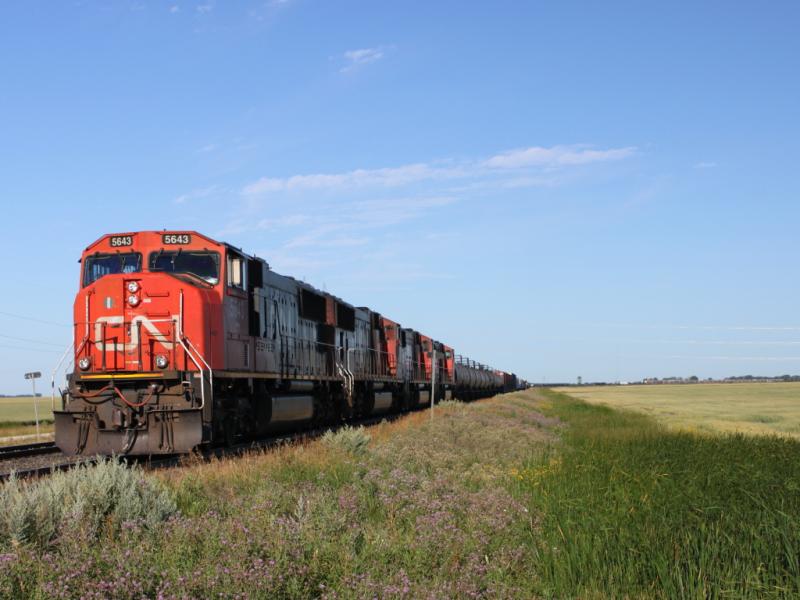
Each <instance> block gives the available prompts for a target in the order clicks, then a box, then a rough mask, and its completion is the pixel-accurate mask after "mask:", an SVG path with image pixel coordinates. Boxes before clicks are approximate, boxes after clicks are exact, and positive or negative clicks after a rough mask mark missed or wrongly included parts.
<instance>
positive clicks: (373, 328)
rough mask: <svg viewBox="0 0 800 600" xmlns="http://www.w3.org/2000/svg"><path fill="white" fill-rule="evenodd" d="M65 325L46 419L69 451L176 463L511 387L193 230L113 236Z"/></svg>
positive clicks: (90, 258)
mask: <svg viewBox="0 0 800 600" xmlns="http://www.w3.org/2000/svg"><path fill="white" fill-rule="evenodd" d="M74 328H75V331H74V344H75V346H74V353H75V354H74V358H75V363H74V364H75V367H74V370H73V372H72V373H71V374H69V376H68V386H67V389H66V390H65V391H64V392H63V395H62V409H61V410H57V411H55V427H56V445H57V446H58V447H59V448H60V449H61V450H62V451H63V452H65V453H67V454H111V453H116V454H173V453H185V452H190V451H191V450H192V449H193V448H195V447H196V446H198V445H201V444H222V443H224V444H231V443H233V442H234V441H236V440H238V439H246V438H247V437H254V436H258V435H263V434H266V433H268V432H270V431H275V430H279V429H290V428H294V427H302V426H305V425H309V424H325V423H332V422H335V421H341V420H343V419H351V418H356V417H359V416H365V415H370V414H378V413H382V412H390V411H402V410H410V409H413V408H416V407H419V406H423V405H426V404H428V403H430V401H431V394H433V396H434V400H435V401H438V400H440V399H448V398H451V397H455V398H458V399H464V400H468V399H475V398H480V397H485V396H489V395H493V394H495V393H497V392H500V391H503V390H504V389H505V390H509V389H514V388H515V387H516V378H515V377H514V376H513V375H512V374H508V373H503V372H501V371H495V370H492V369H490V368H488V367H486V366H484V365H480V364H478V363H475V362H473V361H470V360H467V359H463V358H461V357H456V356H455V354H454V352H453V349H452V348H450V347H449V346H446V345H444V344H442V343H441V342H438V341H436V340H433V339H431V338H430V337H428V336H425V335H423V334H421V333H419V332H417V331H415V330H413V329H408V328H403V327H401V326H400V324H399V323H397V322H395V321H392V320H391V319H388V318H386V317H384V316H383V315H381V314H379V313H377V312H374V311H372V310H370V309H368V308H364V307H360V308H357V307H354V306H352V305H351V304H348V303H347V302H345V301H343V300H341V299H340V298H337V297H335V296H332V295H331V294H327V293H325V292H322V291H320V290H317V289H315V288H313V287H312V286H310V285H307V284H305V283H303V282H300V281H297V280H296V279H293V278H292V277H287V276H284V275H279V274H278V273H275V272H274V271H272V270H271V269H270V268H269V265H268V264H267V263H266V262H264V261H263V260H261V259H260V258H256V257H253V256H248V255H246V254H244V253H243V252H242V251H241V250H239V249H238V248H235V247H233V246H231V245H229V244H225V243H220V242H217V241H214V240H212V239H210V238H208V237H206V236H204V235H202V234H199V233H197V232H194V231H186V232H183V231H180V232H178V231H174V232H173V231H171V232H167V231H141V232H136V233H123V234H112V235H106V236H103V237H102V238H100V239H99V240H97V241H96V242H94V243H93V244H91V245H90V246H89V247H88V248H86V250H85V251H84V252H83V254H82V256H81V287H80V291H79V292H78V295H77V296H76V298H75V307H74ZM432 380H433V381H434V382H435V383H433V384H432Z"/></svg>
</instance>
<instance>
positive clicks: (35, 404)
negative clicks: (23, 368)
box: [25, 371, 42, 440]
mask: <svg viewBox="0 0 800 600" xmlns="http://www.w3.org/2000/svg"><path fill="white" fill-rule="evenodd" d="M41 376H42V374H41V372H40V371H32V372H30V373H25V379H30V380H31V384H33V414H34V416H35V418H36V439H37V440H38V439H39V403H38V402H37V401H36V380H37V379H39V377H41Z"/></svg>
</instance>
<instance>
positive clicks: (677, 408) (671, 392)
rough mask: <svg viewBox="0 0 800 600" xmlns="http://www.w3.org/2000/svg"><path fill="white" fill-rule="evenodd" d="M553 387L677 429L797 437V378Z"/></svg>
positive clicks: (799, 404) (799, 410)
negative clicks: (743, 381)
mask: <svg viewBox="0 0 800 600" xmlns="http://www.w3.org/2000/svg"><path fill="white" fill-rule="evenodd" d="M557 391H561V392H564V393H566V394H569V395H570V396H573V397H575V398H580V399H582V400H585V401H587V402H591V403H595V404H607V405H608V406H612V407H614V408H625V409H630V410H634V411H638V412H643V413H646V414H648V415H651V416H653V417H655V418H656V419H658V420H659V421H661V422H662V423H665V424H667V425H670V426H674V427H678V428H681V429H690V430H694V431H709V432H741V433H752V434H769V433H774V434H780V435H790V436H792V437H796V438H800V383H708V384H705V383H704V384H691V385H626V386H586V387H569V388H558V389H557Z"/></svg>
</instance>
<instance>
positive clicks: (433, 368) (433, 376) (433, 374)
mask: <svg viewBox="0 0 800 600" xmlns="http://www.w3.org/2000/svg"><path fill="white" fill-rule="evenodd" d="M435 394H436V350H435V349H434V350H433V351H432V352H431V421H432V420H433V397H434V395H435Z"/></svg>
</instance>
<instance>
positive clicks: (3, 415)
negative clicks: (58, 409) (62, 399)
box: [0, 396, 58, 423]
mask: <svg viewBox="0 0 800 600" xmlns="http://www.w3.org/2000/svg"><path fill="white" fill-rule="evenodd" d="M36 400H37V402H36V404H37V405H38V408H39V420H45V421H52V420H53V409H52V403H51V400H50V396H47V397H41V398H37V399H36ZM56 400H58V398H57V399H56ZM34 416H35V413H34V407H33V396H25V397H21V398H0V423H31V422H33V420H34Z"/></svg>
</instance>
